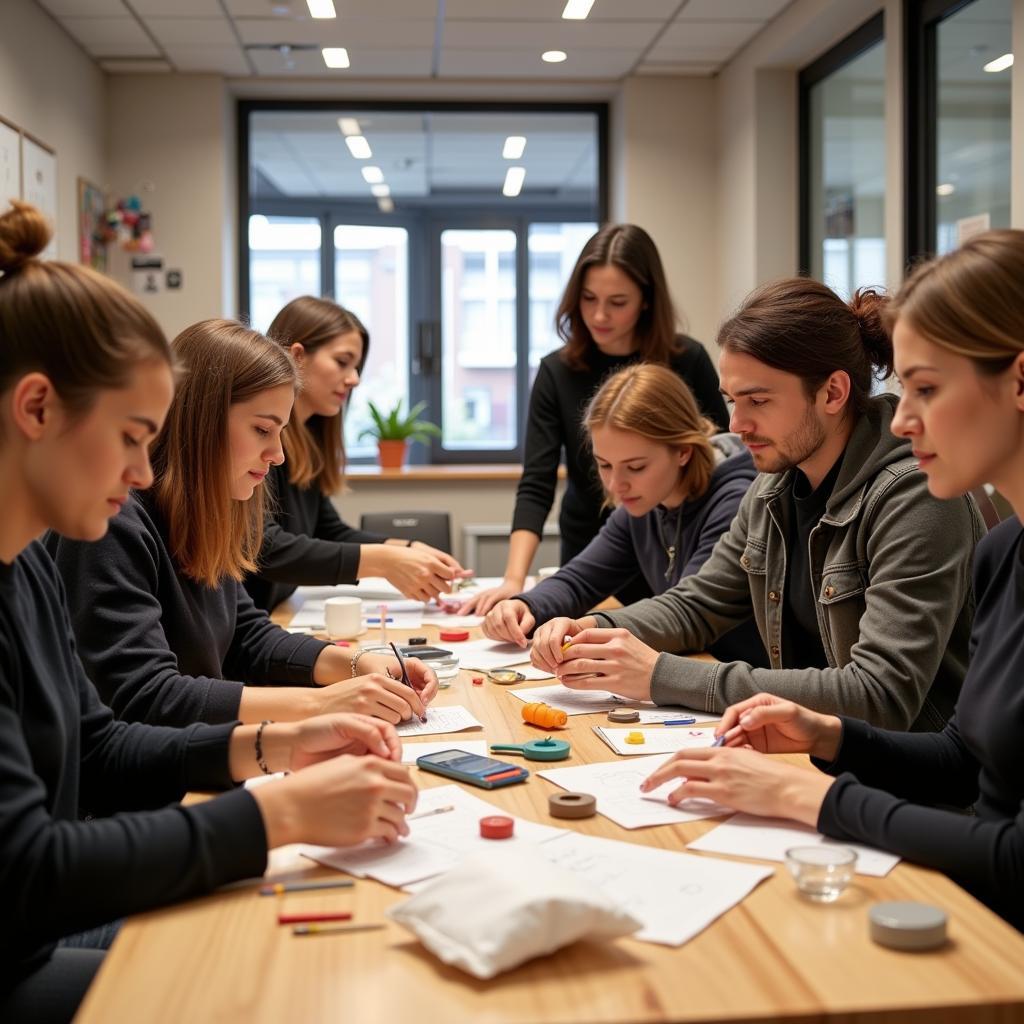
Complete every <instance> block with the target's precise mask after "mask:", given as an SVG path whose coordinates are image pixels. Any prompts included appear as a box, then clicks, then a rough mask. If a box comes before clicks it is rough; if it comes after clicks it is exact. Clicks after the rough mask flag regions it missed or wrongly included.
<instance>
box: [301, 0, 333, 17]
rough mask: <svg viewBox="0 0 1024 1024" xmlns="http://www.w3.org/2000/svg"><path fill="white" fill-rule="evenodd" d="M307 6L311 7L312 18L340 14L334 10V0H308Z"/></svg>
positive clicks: (310, 14)
mask: <svg viewBox="0 0 1024 1024" xmlns="http://www.w3.org/2000/svg"><path fill="white" fill-rule="evenodd" d="M306 6H307V7H308V8H309V16H310V17H311V18H336V17H337V16H338V15H337V12H336V11H335V10H334V0H306Z"/></svg>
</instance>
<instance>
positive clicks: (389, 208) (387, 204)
mask: <svg viewBox="0 0 1024 1024" xmlns="http://www.w3.org/2000/svg"><path fill="white" fill-rule="evenodd" d="M377 209H378V210H380V212H381V213H394V212H395V201H394V199H392V198H391V197H390V196H381V197H380V199H378V200H377Z"/></svg>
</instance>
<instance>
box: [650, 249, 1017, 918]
mask: <svg viewBox="0 0 1024 1024" xmlns="http://www.w3.org/2000/svg"><path fill="white" fill-rule="evenodd" d="M1022 281H1024V231H1009V230H1007V231H989V232H985V233H984V234H981V235H976V236H975V237H974V238H972V239H970V240H969V241H968V242H966V243H965V244H964V245H963V246H962V247H961V248H960V249H957V250H956V251H954V252H952V253H949V254H948V255H946V256H943V257H942V258H941V259H938V260H934V261H932V262H930V263H927V264H924V265H922V266H920V267H918V268H917V269H916V270H915V271H914V272H913V273H912V274H911V275H910V277H909V278H908V280H907V281H906V283H905V284H904V285H903V287H902V288H901V289H900V290H899V292H898V293H897V294H896V297H895V299H894V301H893V303H892V305H891V307H890V308H889V310H888V311H887V314H886V316H887V319H888V320H889V321H890V322H894V323H895V327H894V330H893V341H894V345H895V351H896V372H897V373H898V374H899V376H900V378H901V380H902V384H903V396H902V398H901V399H900V403H899V408H898V409H897V410H896V414H895V416H894V417H893V419H892V424H891V426H892V431H893V433H894V434H895V435H896V436H897V437H899V438H901V439H903V440H904V441H905V442H909V444H910V445H911V446H912V448H913V457H914V458H915V460H916V461H917V464H918V465H919V467H920V473H919V474H917V475H918V476H919V477H920V478H922V479H923V480H925V481H926V482H927V486H928V490H929V491H930V493H931V494H932V495H933V496H934V498H936V499H940V500H945V501H946V502H947V503H948V504H949V505H951V506H956V505H960V504H962V502H963V500H964V498H963V495H964V494H966V493H967V492H969V491H970V490H971V489H972V488H975V487H979V486H981V485H982V484H986V483H990V484H993V485H995V487H996V488H998V490H999V491H1000V493H1001V494H1003V495H1004V496H1005V497H1006V499H1007V500H1008V501H1009V502H1010V505H1011V506H1012V507H1013V511H1014V513H1015V514H1014V515H1013V516H1012V517H1011V518H1010V519H1008V520H1006V521H1005V522H1003V523H1000V524H999V525H998V526H996V527H995V528H994V529H993V530H992V532H991V533H989V534H988V536H987V537H985V538H984V540H982V542H981V544H980V545H979V546H978V553H977V558H976V559H975V565H974V592H975V599H976V602H977V611H976V613H975V618H974V628H973V631H972V635H971V652H972V656H971V664H970V667H969V668H968V670H967V677H966V679H965V680H964V684H963V689H962V691H961V693H960V699H959V701H958V703H957V707H956V714H955V715H954V717H953V718H952V719H951V720H950V722H949V724H948V725H947V726H946V728H945V729H944V730H943V731H942V732H941V733H938V734H932V735H923V736H917V735H906V734H903V733H898V732H889V731H886V730H884V729H880V728H877V727H874V726H871V725H869V724H868V723H866V722H863V721H859V720H857V719H856V718H854V717H848V716H845V715H829V714H821V713H818V711H820V709H818V711H815V710H809V709H808V708H806V707H801V706H800V705H799V704H797V703H794V702H792V701H788V700H781V699H780V698H779V697H777V696H773V695H770V694H767V693H762V694H757V695H755V696H753V697H750V698H749V699H747V700H744V701H741V702H740V703H738V704H736V705H734V706H733V707H730V708H729V709H728V710H727V711H726V713H725V716H724V719H723V721H722V724H721V725H720V726H719V727H718V731H719V733H720V734H721V735H723V736H724V737H725V742H726V745H725V748H722V749H717V750H710V751H691V752H688V753H686V754H681V755H677V756H676V757H674V758H673V759H672V760H671V761H669V762H667V763H666V765H665V766H664V767H663V768H661V769H659V771H658V772H656V773H655V774H654V775H653V776H652V777H651V778H650V779H649V780H648V781H647V782H646V783H645V785H644V788H645V789H650V788H653V787H654V786H657V785H660V784H662V783H664V782H666V781H668V780H669V779H672V778H678V777H680V776H682V777H684V778H685V780H686V781H684V782H683V784H682V785H680V786H679V787H678V788H677V789H676V790H675V792H674V793H673V794H672V796H671V797H670V798H669V799H670V800H671V801H673V802H675V801H678V800H682V799H686V798H688V797H695V796H701V797H708V798H710V799H712V800H718V801H721V802H722V803H724V804H727V805H729V806H730V807H735V808H736V809H737V810H741V811H747V812H749V813H752V814H761V815H770V816H773V817H775V816H777V817H785V818H792V819H795V820H797V821H802V822H804V823H805V824H808V825H811V826H813V827H815V828H817V829H818V830H819V831H820V832H823V833H824V834H825V835H828V836H832V837H834V838H836V839H840V840H843V841H846V842H858V843H867V844H869V845H870V846H874V847H878V848H879V849H883V850H889V851H891V852H892V853H896V854H899V855H900V856H901V857H905V858H907V859H908V860H912V861H915V862H916V863H918V864H923V865H925V866H926V867H930V868H934V869H936V870H938V871H943V872H945V873H946V874H947V875H949V876H950V877H951V878H952V879H953V881H955V882H956V883H957V884H958V885H961V886H963V887H964V888H965V889H967V890H968V891H969V892H971V893H972V894H973V895H974V896H976V897H977V898H978V899H979V900H981V901H982V902H983V903H985V904H987V905H988V906H989V907H991V908H992V909H993V910H994V911H996V913H998V914H1000V915H1001V916H1002V917H1004V918H1005V919H1006V920H1007V921H1009V922H1010V924H1012V925H1014V927H1016V928H1017V929H1018V930H1022V931H1024V885H1022V884H1021V883H1022V878H1024V816H1022V814H1021V807H1022V805H1024V753H1022V751H1024V747H1022V745H1021V735H1022V734H1024V695H1022V690H1021V678H1022V677H1024V646H1022V644H1021V636H1022V635H1024V547H1022V545H1024V530H1022V528H1021V519H1022V517H1024V297H1022V293H1021V282H1022ZM922 540H923V543H925V544H927V545H929V546H931V547H932V548H934V549H944V548H946V547H948V546H949V545H950V544H952V543H955V535H954V534H952V533H950V532H947V531H938V530H936V531H931V532H929V533H927V534H926V535H925V536H924V537H923V538H922ZM750 747H752V748H753V749H745V748H750ZM784 752H796V753H807V754H810V755H811V756H812V757H813V758H814V759H815V764H816V766H817V767H818V768H819V769H821V771H820V772H808V771H805V770H801V769H795V768H793V767H792V766H789V765H785V764H782V763H780V762H779V761H778V760H777V759H774V758H766V757H763V756H762V754H763V753H784ZM949 807H965V808H966V807H970V808H971V810H972V813H970V814H964V813H960V812H955V811H951V810H948V809H947V808H949Z"/></svg>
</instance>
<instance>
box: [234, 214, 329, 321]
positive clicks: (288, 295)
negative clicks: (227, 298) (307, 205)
mask: <svg viewBox="0 0 1024 1024" xmlns="http://www.w3.org/2000/svg"><path fill="white" fill-rule="evenodd" d="M319 294H320V221H319V220H317V219H316V218H315V217H264V216H263V214H260V213H257V214H254V215H253V216H251V217H250V218H249V318H250V321H251V323H252V325H253V327H255V328H256V329H257V330H258V331H265V330H266V329H267V328H268V327H269V326H270V323H271V321H272V320H273V319H274V317H275V316H276V315H277V311H278V310H279V309H280V308H281V307H282V306H283V305H285V304H286V303H288V302H291V300H292V299H296V298H298V297H299V296H300V295H319Z"/></svg>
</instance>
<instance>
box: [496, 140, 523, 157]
mask: <svg viewBox="0 0 1024 1024" xmlns="http://www.w3.org/2000/svg"><path fill="white" fill-rule="evenodd" d="M524 149H526V136H525V135H510V136H509V137H508V138H507V139H506V140H505V148H504V149H503V150H502V151H501V155H502V156H503V157H504V158H505V159H506V160H518V159H519V158H520V157H521V156H522V155H523V150H524Z"/></svg>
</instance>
